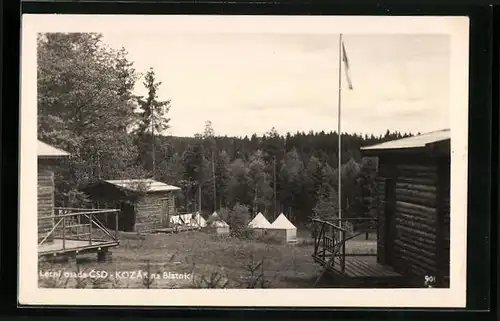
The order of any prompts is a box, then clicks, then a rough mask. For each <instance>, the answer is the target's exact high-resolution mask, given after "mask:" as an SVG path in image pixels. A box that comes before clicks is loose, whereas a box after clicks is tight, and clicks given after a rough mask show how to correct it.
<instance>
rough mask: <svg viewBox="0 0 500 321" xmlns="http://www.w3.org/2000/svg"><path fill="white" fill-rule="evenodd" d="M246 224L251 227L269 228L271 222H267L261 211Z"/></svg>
mask: <svg viewBox="0 0 500 321" xmlns="http://www.w3.org/2000/svg"><path fill="white" fill-rule="evenodd" d="M248 226H249V227H253V228H270V227H271V223H269V221H268V220H267V218H266V217H265V216H264V215H262V213H259V214H257V215H256V216H255V217H254V218H253V220H251V221H250V223H248Z"/></svg>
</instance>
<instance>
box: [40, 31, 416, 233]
mask: <svg viewBox="0 0 500 321" xmlns="http://www.w3.org/2000/svg"><path fill="white" fill-rule="evenodd" d="M138 81H141V82H142V83H143V85H144V86H145V88H146V89H147V91H148V94H147V95H146V96H145V97H138V96H136V95H135V94H134V91H133V89H134V85H135V84H136V83H137V82H138ZM160 86H161V81H160V80H159V79H155V73H154V70H152V69H150V70H147V71H145V72H144V73H139V72H138V71H136V70H135V68H134V65H133V63H132V62H130V61H129V60H128V59H127V53H126V51H125V49H121V50H114V49H111V48H108V47H106V46H105V45H104V44H103V43H102V40H101V36H100V35H98V34H90V33H74V34H62V33H57V34H56V33H53V34H45V35H41V36H40V37H39V39H38V136H39V139H41V140H43V141H45V142H47V143H49V144H52V145H54V146H57V147H60V148H63V149H65V150H67V151H69V152H70V153H71V154H72V157H71V158H70V159H69V161H68V164H66V165H67V166H66V168H67V170H66V171H64V172H62V174H61V175H62V176H61V177H60V180H59V184H58V188H59V191H60V193H59V197H58V199H57V201H58V202H59V203H60V204H64V205H66V206H79V205H81V203H82V202H85V195H83V194H82V193H80V192H78V190H79V188H80V187H82V186H85V185H87V184H89V183H92V182H95V181H96V180H99V179H129V178H146V177H154V178H155V179H157V180H160V181H163V182H166V183H168V184H172V185H177V186H179V187H181V188H182V193H180V195H179V200H178V205H179V207H180V208H179V210H180V211H183V212H188V211H194V210H198V209H199V204H200V202H201V208H202V210H203V211H205V212H211V211H213V210H214V209H220V208H223V207H226V208H232V207H233V206H235V205H237V204H240V205H244V206H247V207H248V208H249V209H250V211H252V212H257V211H261V212H263V213H265V214H266V215H267V216H268V217H269V218H273V217H274V215H275V214H276V213H278V214H279V212H284V213H286V214H287V215H289V216H290V217H291V219H292V220H293V221H294V222H295V223H296V224H298V223H301V222H306V221H307V220H308V218H309V217H310V216H312V215H314V214H316V215H320V216H331V215H335V212H336V211H337V208H338V200H337V192H336V190H337V186H338V135H337V133H336V132H319V133H318V132H309V133H303V132H300V133H286V134H279V133H278V132H276V130H274V129H273V128H270V129H269V132H268V133H266V134H265V135H261V136H258V135H256V134H253V135H251V136H247V137H227V136H220V135H215V133H216V132H217V133H223V132H224V128H213V127H212V124H211V122H210V120H207V122H206V126H205V128H200V133H199V134H195V133H193V134H195V135H194V137H172V136H162V135H159V134H158V133H161V132H165V131H167V130H168V128H169V122H170V118H169V109H170V108H171V107H172V108H175V101H170V100H167V101H160V100H159V98H158V97H157V90H158V88H159V87H160ZM333 127H335V124H332V128H333ZM152 128H154V136H153V135H151V129H152ZM360 131H362V128H360ZM409 135H410V134H408V133H404V134H403V133H399V132H390V131H387V133H386V134H385V135H383V136H377V137H375V136H373V135H360V134H348V133H343V134H342V163H343V166H342V168H341V173H342V189H343V192H342V198H343V200H342V207H343V208H344V211H345V213H346V215H351V216H352V215H356V216H359V215H369V212H370V206H371V205H370V204H371V198H372V197H373V193H372V192H371V191H372V190H373V171H370V170H369V167H370V166H368V165H367V164H365V162H364V161H363V160H362V159H361V157H360V153H359V148H360V147H361V146H366V145H371V144H375V143H379V142H382V141H387V140H392V139H396V138H401V137H405V136H409Z"/></svg>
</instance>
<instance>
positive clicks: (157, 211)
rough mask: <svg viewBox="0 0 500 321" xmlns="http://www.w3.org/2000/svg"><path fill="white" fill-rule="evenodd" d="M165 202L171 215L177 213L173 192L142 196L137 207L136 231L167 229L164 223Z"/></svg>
mask: <svg viewBox="0 0 500 321" xmlns="http://www.w3.org/2000/svg"><path fill="white" fill-rule="evenodd" d="M164 202H166V204H167V207H168V209H167V210H168V213H169V215H173V214H174V213H175V197H174V193H173V192H156V193H149V194H146V195H145V196H142V197H141V198H140V199H139V200H138V202H137V203H136V206H135V216H136V221H135V231H137V232H148V231H151V230H154V229H159V228H162V227H166V226H164V225H163V222H162V212H163V206H164ZM168 219H169V218H167V222H168Z"/></svg>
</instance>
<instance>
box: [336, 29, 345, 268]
mask: <svg viewBox="0 0 500 321" xmlns="http://www.w3.org/2000/svg"><path fill="white" fill-rule="evenodd" d="M342 58H343V57H342V34H340V36H339V95H338V120H337V121H338V138H339V155H338V158H339V159H338V161H339V165H338V174H339V177H338V180H339V181H338V184H339V186H338V193H339V198H338V204H339V226H340V227H341V228H344V226H343V225H342V192H341V191H342V139H341V138H342V128H341V126H340V119H341V113H340V111H341V104H342ZM344 238H345V235H344V231H343V230H341V231H340V239H341V241H342V242H343V243H342V249H341V250H340V252H341V264H340V269H341V272H344V269H345V242H344Z"/></svg>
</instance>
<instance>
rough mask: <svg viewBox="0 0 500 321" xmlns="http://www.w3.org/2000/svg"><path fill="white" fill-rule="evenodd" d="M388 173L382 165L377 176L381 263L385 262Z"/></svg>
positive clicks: (378, 257) (378, 251) (378, 235)
mask: <svg viewBox="0 0 500 321" xmlns="http://www.w3.org/2000/svg"><path fill="white" fill-rule="evenodd" d="M386 176H387V174H386V173H384V171H383V167H380V170H379V174H378V176H377V179H376V182H377V194H378V195H377V197H378V204H377V205H378V206H377V207H378V222H377V224H378V227H377V261H378V263H380V264H386V262H385V204H386V197H385V183H386Z"/></svg>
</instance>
